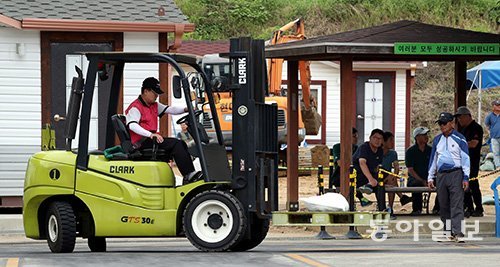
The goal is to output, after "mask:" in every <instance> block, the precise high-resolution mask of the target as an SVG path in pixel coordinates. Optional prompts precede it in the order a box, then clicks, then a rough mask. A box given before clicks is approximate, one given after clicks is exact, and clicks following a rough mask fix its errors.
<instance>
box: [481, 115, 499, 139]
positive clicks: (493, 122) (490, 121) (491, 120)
mask: <svg viewBox="0 0 500 267" xmlns="http://www.w3.org/2000/svg"><path fill="white" fill-rule="evenodd" d="M499 118H500V115H495V113H493V112H490V114H488V116H486V119H484V124H485V125H486V126H488V128H489V129H490V137H491V138H500V121H499V120H498V119H499Z"/></svg>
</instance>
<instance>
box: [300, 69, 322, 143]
mask: <svg viewBox="0 0 500 267" xmlns="http://www.w3.org/2000/svg"><path fill="white" fill-rule="evenodd" d="M299 73H300V83H301V85H302V102H301V109H300V113H301V114H302V122H303V123H304V128H306V134H307V135H317V134H318V133H319V129H320V128H321V123H322V121H321V115H320V114H319V113H318V105H317V102H316V99H315V98H314V97H313V96H312V95H311V94H310V93H311V69H310V62H309V61H299Z"/></svg>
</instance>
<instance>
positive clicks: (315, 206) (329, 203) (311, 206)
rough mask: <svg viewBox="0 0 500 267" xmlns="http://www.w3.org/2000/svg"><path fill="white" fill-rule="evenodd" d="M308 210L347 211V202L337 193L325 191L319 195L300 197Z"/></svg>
mask: <svg viewBox="0 0 500 267" xmlns="http://www.w3.org/2000/svg"><path fill="white" fill-rule="evenodd" d="M300 200H301V201H302V202H304V205H305V207H306V209H308V210H309V211H348V210H349V203H348V202H347V200H346V199H345V197H344V196H342V195H341V194H338V193H326V194H324V195H321V196H313V197H308V198H301V199H300Z"/></svg>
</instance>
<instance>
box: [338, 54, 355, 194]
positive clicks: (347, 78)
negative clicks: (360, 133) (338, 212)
mask: <svg viewBox="0 0 500 267" xmlns="http://www.w3.org/2000/svg"><path fill="white" fill-rule="evenodd" d="M352 77H353V73H352V57H350V56H343V57H342V58H341V59H340V164H339V166H340V193H342V195H343V196H344V197H346V198H347V199H348V197H349V166H350V165H351V161H352V125H353V122H352V117H353V114H354V105H353V103H352V102H353V99H354V89H353V86H352V85H353V78H352Z"/></svg>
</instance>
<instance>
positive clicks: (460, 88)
mask: <svg viewBox="0 0 500 267" xmlns="http://www.w3.org/2000/svg"><path fill="white" fill-rule="evenodd" d="M466 80H467V61H455V109H454V110H453V111H450V112H451V113H454V112H455V110H457V108H458V107H460V106H465V105H467V89H466V85H465V82H466Z"/></svg>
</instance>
